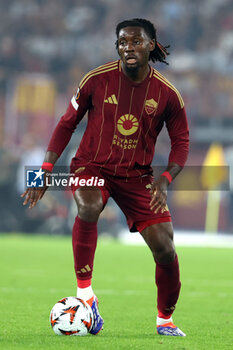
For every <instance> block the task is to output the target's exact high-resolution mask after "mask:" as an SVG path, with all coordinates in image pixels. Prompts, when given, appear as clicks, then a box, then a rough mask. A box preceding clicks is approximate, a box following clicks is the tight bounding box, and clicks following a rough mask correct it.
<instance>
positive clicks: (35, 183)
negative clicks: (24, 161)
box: [26, 169, 45, 188]
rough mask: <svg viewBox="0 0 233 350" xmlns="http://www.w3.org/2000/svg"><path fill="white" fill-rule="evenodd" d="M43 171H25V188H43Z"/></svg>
mask: <svg viewBox="0 0 233 350" xmlns="http://www.w3.org/2000/svg"><path fill="white" fill-rule="evenodd" d="M44 173H45V172H44V171H43V170H42V169H40V170H27V173H26V175H27V183H26V185H27V187H28V188H29V187H43V186H44V176H43V175H44Z"/></svg>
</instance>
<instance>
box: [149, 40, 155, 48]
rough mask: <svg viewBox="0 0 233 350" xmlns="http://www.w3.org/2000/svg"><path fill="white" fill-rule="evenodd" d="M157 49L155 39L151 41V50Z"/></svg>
mask: <svg viewBox="0 0 233 350" xmlns="http://www.w3.org/2000/svg"><path fill="white" fill-rule="evenodd" d="M154 49H155V39H151V40H150V42H149V50H150V51H154Z"/></svg>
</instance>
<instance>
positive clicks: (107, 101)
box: [104, 95, 118, 105]
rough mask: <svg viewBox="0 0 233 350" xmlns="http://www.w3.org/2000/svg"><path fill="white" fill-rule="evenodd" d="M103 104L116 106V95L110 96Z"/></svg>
mask: <svg viewBox="0 0 233 350" xmlns="http://www.w3.org/2000/svg"><path fill="white" fill-rule="evenodd" d="M104 102H105V103H111V104H114V105H117V104H118V102H117V99H116V95H111V96H110V97H108V98H106V100H104Z"/></svg>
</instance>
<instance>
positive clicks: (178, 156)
mask: <svg viewBox="0 0 233 350" xmlns="http://www.w3.org/2000/svg"><path fill="white" fill-rule="evenodd" d="M165 122H166V127H167V130H168V134H169V137H170V140H171V151H170V154H169V160H168V166H167V168H166V170H165V172H164V173H163V174H161V176H160V177H159V178H158V179H157V180H156V181H155V182H154V183H153V184H152V188H151V196H152V199H151V203H150V206H151V210H153V211H154V212H155V213H158V212H159V211H160V210H161V212H163V210H165V207H166V202H167V188H168V186H169V184H170V183H171V181H173V180H174V179H175V177H176V176H177V175H178V174H179V173H180V172H181V170H182V169H183V167H184V165H185V163H186V160H187V158H188V152H189V128H188V122H187V116H186V112H185V108H184V103H183V100H182V98H181V96H180V95H177V94H176V93H175V92H174V91H172V93H171V95H170V96H169V100H168V106H167V109H166V119H165Z"/></svg>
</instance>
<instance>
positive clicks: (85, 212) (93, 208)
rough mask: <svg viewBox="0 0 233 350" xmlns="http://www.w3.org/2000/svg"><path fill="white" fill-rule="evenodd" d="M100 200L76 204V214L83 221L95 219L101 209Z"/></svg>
mask: <svg viewBox="0 0 233 350" xmlns="http://www.w3.org/2000/svg"><path fill="white" fill-rule="evenodd" d="M102 206H103V204H102V201H100V200H96V201H95V202H81V203H79V205H78V216H79V217H80V218H81V219H83V220H85V221H97V220H98V218H99V215H100V213H101V210H102Z"/></svg>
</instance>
